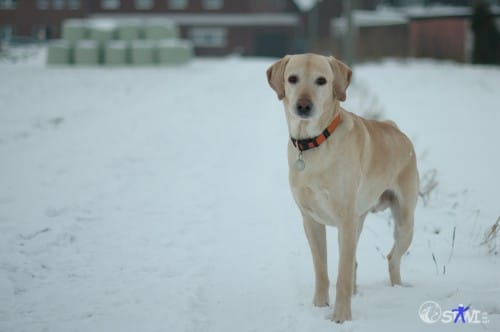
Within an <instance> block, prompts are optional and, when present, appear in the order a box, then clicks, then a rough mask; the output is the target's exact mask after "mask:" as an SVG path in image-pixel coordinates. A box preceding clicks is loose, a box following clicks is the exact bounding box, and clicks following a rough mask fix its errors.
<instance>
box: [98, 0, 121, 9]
mask: <svg viewBox="0 0 500 332" xmlns="http://www.w3.org/2000/svg"><path fill="white" fill-rule="evenodd" d="M120 5H121V4H120V0H101V8H102V9H108V10H112V9H118V8H120Z"/></svg>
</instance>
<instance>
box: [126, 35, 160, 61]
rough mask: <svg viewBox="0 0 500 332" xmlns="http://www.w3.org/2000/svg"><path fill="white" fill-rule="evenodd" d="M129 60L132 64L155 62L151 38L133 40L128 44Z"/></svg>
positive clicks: (153, 45)
mask: <svg viewBox="0 0 500 332" xmlns="http://www.w3.org/2000/svg"><path fill="white" fill-rule="evenodd" d="M130 62H131V63H132V64H133V65H151V64H153V63H155V44H154V42H153V41H151V40H134V41H132V42H131V44H130Z"/></svg>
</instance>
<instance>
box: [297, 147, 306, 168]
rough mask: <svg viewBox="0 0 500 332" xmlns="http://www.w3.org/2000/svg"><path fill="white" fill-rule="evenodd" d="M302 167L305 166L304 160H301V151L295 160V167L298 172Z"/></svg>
mask: <svg viewBox="0 0 500 332" xmlns="http://www.w3.org/2000/svg"><path fill="white" fill-rule="evenodd" d="M304 168H306V163H305V162H304V160H302V152H301V153H299V159H297V160H296V161H295V169H296V170H297V171H298V172H302V171H303V170H304Z"/></svg>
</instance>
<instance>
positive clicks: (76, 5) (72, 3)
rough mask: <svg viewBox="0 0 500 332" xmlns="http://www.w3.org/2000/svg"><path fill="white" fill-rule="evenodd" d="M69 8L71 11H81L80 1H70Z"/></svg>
mask: <svg viewBox="0 0 500 332" xmlns="http://www.w3.org/2000/svg"><path fill="white" fill-rule="evenodd" d="M68 8H69V9H79V8H80V0H68Z"/></svg>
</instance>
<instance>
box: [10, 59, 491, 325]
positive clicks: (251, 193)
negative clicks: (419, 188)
mask: <svg viewBox="0 0 500 332" xmlns="http://www.w3.org/2000/svg"><path fill="white" fill-rule="evenodd" d="M270 62H271V60H239V59H226V60H198V61H196V62H195V63H194V64H192V65H190V66H188V67H182V68H162V69H156V68H150V69H116V70H104V69H71V68H68V69H65V68H51V69H47V68H45V67H43V66H41V65H37V64H30V65H9V64H0V86H1V87H2V88H1V89H0V101H1V104H2V105H1V106H0V158H1V165H0V183H1V186H0V331H6V332H7V331H8V332H10V331H139V330H140V331H330V330H336V331H374V330H380V331H393V330H394V331H395V330H401V329H403V328H404V329H405V330H406V331H421V330H423V329H427V328H429V327H433V328H435V329H436V330H439V331H443V330H450V331H455V330H456V328H457V327H456V326H453V324H451V325H450V324H448V325H446V324H441V323H436V325H426V324H425V323H423V322H422V321H421V320H420V319H419V317H418V315H417V310H418V307H419V306H420V304H421V303H423V302H424V301H426V300H435V301H437V302H439V303H440V304H442V306H443V307H446V308H450V309H451V308H454V307H456V306H457V305H458V304H459V303H464V304H468V303H472V306H474V307H475V308H479V309H481V310H483V311H485V312H489V315H488V317H489V320H490V322H489V323H488V324H485V325H484V328H485V329H487V330H491V331H495V330H499V329H500V300H499V299H500V283H499V282H498V280H499V279H498V276H499V275H500V267H499V265H498V257H497V256H495V255H488V254H487V253H486V248H484V247H480V246H479V245H478V243H479V242H480V241H481V239H482V235H483V233H484V231H485V229H486V227H487V226H489V225H491V224H492V223H493V222H494V221H495V218H496V215H495V214H497V215H498V213H499V210H498V204H497V199H496V198H495V197H491V195H492V194H494V190H493V185H492V184H498V183H497V182H498V181H496V182H495V181H491V180H490V178H492V177H494V176H495V174H496V173H495V171H494V170H495V169H498V168H500V165H499V163H500V158H498V156H495V157H492V156H493V153H494V151H495V149H496V148H497V147H496V145H497V143H496V142H498V141H499V139H500V134H499V133H498V131H492V132H488V131H487V130H491V129H492V128H495V125H494V124H495V123H498V121H499V120H500V113H499V112H498V107H497V106H498V101H499V99H498V96H497V95H496V94H494V93H493V92H492V91H495V89H497V87H498V86H500V81H499V79H500V71H498V70H493V71H492V70H491V69H488V70H487V69H469V68H468V67H461V66H456V65H451V64H446V65H444V66H443V65H440V64H436V63H410V64H397V63H389V64H380V65H366V66H360V67H359V68H357V69H356V70H357V73H358V75H357V76H356V77H357V81H356V82H355V84H354V85H353V90H352V92H351V95H350V96H351V98H352V99H351V101H350V102H349V103H348V104H347V105H350V106H352V107H356V105H358V104H357V102H358V103H359V99H360V98H363V96H364V95H365V92H366V91H369V94H370V95H375V96H377V98H378V102H379V104H381V106H382V107H383V108H384V112H385V113H386V114H385V115H387V116H388V117H390V118H393V119H395V120H396V121H397V122H398V124H399V125H400V126H401V127H402V128H403V129H405V131H406V132H407V133H408V134H409V135H410V136H411V137H412V138H413V139H415V141H416V146H417V153H418V154H419V155H420V156H423V158H422V161H421V166H420V167H421V171H424V170H426V169H430V168H433V167H435V168H437V169H438V170H439V179H440V180H441V181H442V182H440V185H439V187H438V189H437V191H436V193H435V196H433V197H432V199H431V202H430V205H429V207H423V206H422V205H420V206H419V208H418V211H417V226H416V235H415V241H414V244H413V246H412V249H411V253H410V254H409V255H408V256H407V257H406V258H405V261H404V263H403V271H402V273H403V278H404V279H405V281H407V282H408V283H409V284H411V286H412V287H404V288H401V287H400V288H391V287H388V281H387V278H388V275H387V271H386V268H387V267H386V262H385V259H384V257H383V255H385V254H386V253H387V251H388V249H389V248H390V246H391V225H390V222H391V221H390V219H389V218H388V216H387V215H386V214H380V215H376V216H372V217H370V220H369V221H368V222H367V226H366V230H365V232H364V233H363V235H362V238H361V245H360V249H359V261H360V268H359V272H358V275H359V283H360V292H361V293H360V295H359V296H356V297H355V298H354V300H353V315H354V318H355V320H354V321H353V322H349V323H346V324H344V325H342V326H336V325H334V324H332V323H331V322H330V321H329V320H328V319H327V318H328V315H329V314H330V311H331V309H329V308H326V309H324V308H322V309H318V308H314V307H312V306H311V304H310V300H311V296H312V290H313V275H312V266H311V259H310V255H309V250H308V247H307V243H306V240H305V237H304V235H303V232H302V226H301V222H300V218H299V214H298V211H297V209H296V208H295V206H294V204H293V201H292V198H291V196H290V193H289V189H288V182H287V166H286V159H285V146H286V143H287V132H286V125H285V121H284V116H283V114H282V110H281V105H280V104H279V103H278V102H277V100H276V99H275V96H274V94H273V92H272V91H271V90H270V89H269V88H268V87H267V84H266V82H265V74H264V72H265V69H266V68H267V66H268V65H269V64H270ZM425 70H426V71H428V74H429V75H434V76H432V77H433V78H436V79H439V80H441V81H432V80H430V83H429V84H427V85H424V86H421V85H420V84H416V83H415V85H411V86H410V84H409V83H408V82H412V80H418V79H421V78H422V76H421V75H422V71H425ZM440 70H441V71H442V72H439V71H440ZM436 71H438V72H437V73H436ZM485 71H487V72H488V73H489V76H488V77H483V74H484V72H485ZM426 73H427V72H426ZM433 73H434V74H433ZM449 73H454V75H456V76H457V77H451V78H450V77H448V78H447V77H446V75H447V74H449ZM382 74H384V75H386V76H385V78H384V80H383V81H382V82H381V81H380V79H379V77H380V75H382ZM401 75H406V76H404V77H403V78H401V80H402V81H403V82H406V83H405V84H401V83H400V82H399V81H397V80H396V79H397V78H398V77H401ZM449 80H450V81H451V82H450V83H449V84H457V83H456V82H460V81H461V82H464V80H472V81H473V82H476V81H477V80H480V82H479V83H480V84H473V85H474V87H475V90H474V91H473V93H474V95H477V97H476V98H474V99H471V100H469V99H466V100H467V101H468V102H469V101H470V102H473V100H480V103H481V110H482V113H480V114H481V122H480V123H481V124H483V127H474V126H472V127H469V128H470V130H471V131H473V132H474V133H475V135H474V137H475V140H473V141H472V143H470V144H473V143H474V142H479V143H480V144H481V149H479V150H477V151H476V150H474V152H473V153H474V159H473V160H469V161H468V162H467V163H466V164H465V165H464V167H465V168H471V169H472V170H473V171H474V174H471V172H465V173H464V174H462V172H460V170H457V169H456V168H452V167H451V165H452V161H453V162H454V159H453V158H454V157H455V154H456V153H457V152H456V151H455V150H454V149H455V145H454V142H455V141H457V140H462V138H463V136H462V135H463V132H464V131H463V130H462V128H460V126H465V125H466V124H467V123H468V121H469V119H470V118H469V117H468V116H467V114H468V109H469V108H470V107H471V105H470V104H465V105H464V104H462V103H461V102H460V99H459V100H458V101H457V100H455V103H454V104H453V105H452V106H451V107H450V108H453V109H449V108H447V107H444V104H445V102H444V101H443V100H450V98H449V96H446V95H445V96H443V95H440V97H442V98H435V97H433V98H432V101H431V102H430V104H429V105H430V106H429V107H428V108H426V110H425V112H426V113H425V115H426V117H429V116H430V115H431V114H434V115H436V114H441V116H442V118H441V120H440V123H438V124H434V125H433V126H431V125H428V124H429V122H428V121H424V120H421V117H420V116H415V112H416V109H415V108H416V107H417V106H418V104H419V103H421V102H422V100H417V101H415V102H412V103H410V104H409V105H410V106H409V109H408V111H407V113H404V114H402V113H398V112H399V109H400V108H401V104H403V102H405V103H407V101H405V100H407V99H409V98H411V96H413V94H410V92H409V91H408V90H413V91H411V92H413V93H415V94H416V95H418V96H422V95H428V94H429V91H436V89H438V88H439V87H442V86H443V84H445V82H448V81H449ZM474 80H476V81H474ZM463 84H464V85H467V84H469V83H463ZM395 89H396V90H397V89H399V90H397V93H395V94H394V92H393V91H394V90H395ZM418 89H420V90H418ZM462 89H463V90H467V89H466V88H465V87H462ZM415 90H418V91H415ZM446 91H449V90H446ZM467 91H468V90H467ZM463 92H464V91H462V90H460V91H459V92H457V93H458V95H460V93H463ZM394 96H396V97H397V98H394ZM440 102H441V104H439V103H440ZM495 107H496V108H495ZM419 109H420V108H419ZM352 110H353V111H356V109H352ZM438 110H439V111H438ZM440 112H442V113H440ZM457 115H458V116H457ZM450 116H453V117H454V118H455V119H457V118H458V120H456V121H458V122H457V124H456V126H454V127H453V128H449V130H448V131H447V132H446V133H447V135H446V137H441V136H440V135H443V134H442V133H441V132H440V129H442V127H443V122H444V121H445V120H446V119H447V118H448V117H450ZM457 126H459V127H458V128H457ZM482 134H484V135H482ZM436 137H440V140H439V142H440V143H439V144H435V143H433V142H434V140H435V139H436ZM467 142H471V141H470V140H465V139H464V142H462V141H460V144H465V143H467ZM467 147H468V148H470V146H467ZM447 151H448V152H449V155H448V154H446V152H447ZM477 173H479V175H481V176H479V177H477V176H475V174H477ZM457 179H459V180H460V179H461V180H462V183H461V184H457V183H456V181H457ZM495 179H496V180H497V179H498V177H495ZM482 188H485V192H482V191H481V190H480V189H482ZM465 189H469V191H464V190H465ZM476 209H477V210H480V211H479V212H475V211H476ZM455 226H456V227H457V238H456V243H455V248H454V250H453V253H452V258H451V259H450V260H449V259H448V258H449V256H450V250H451V234H452V230H453V227H455ZM328 238H329V248H330V249H329V250H330V257H329V264H330V278H331V280H332V281H334V280H335V277H336V265H337V263H336V262H337V257H336V252H337V250H336V236H335V230H334V229H331V230H329V236H328ZM431 254H434V255H435V257H436V259H437V265H438V270H439V272H438V275H436V264H435V263H434V262H433V260H432V258H431ZM445 265H446V266H445ZM444 266H445V267H444ZM443 268H445V269H446V273H445V274H443V273H442V271H441V270H442V269H443ZM332 284H333V282H332ZM334 289H335V288H334V287H332V289H331V291H330V296H331V298H333V297H334V295H335V294H334ZM468 327H469V329H468V330H471V331H472V330H474V328H476V329H477V328H478V327H477V325H476V326H468Z"/></svg>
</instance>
